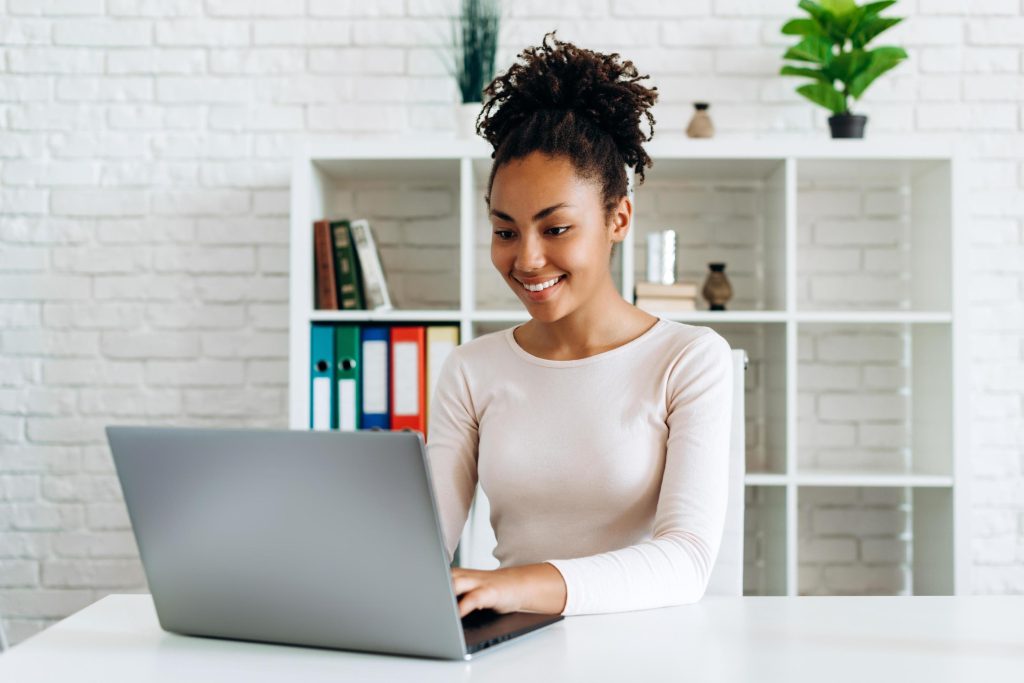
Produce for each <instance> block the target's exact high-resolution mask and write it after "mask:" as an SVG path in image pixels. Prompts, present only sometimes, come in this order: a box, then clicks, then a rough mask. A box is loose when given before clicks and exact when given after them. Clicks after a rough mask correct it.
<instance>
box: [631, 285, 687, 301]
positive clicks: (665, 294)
mask: <svg viewBox="0 0 1024 683" xmlns="http://www.w3.org/2000/svg"><path fill="white" fill-rule="evenodd" d="M634 290H635V292H634V293H635V296H636V298H638V299H639V298H640V297H655V298H659V299H676V298H678V299H696V298H697V283H696V282H687V281H681V282H676V283H673V284H670V285H666V284H662V283H661V282H637V283H636V285H635V286H634Z"/></svg>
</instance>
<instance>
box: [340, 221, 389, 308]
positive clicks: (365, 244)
mask: <svg viewBox="0 0 1024 683" xmlns="http://www.w3.org/2000/svg"><path fill="white" fill-rule="evenodd" d="M349 231H350V232H351V234H352V241H353V242H354V243H355V245H356V256H357V259H358V261H359V271H360V274H361V277H362V284H363V294H364V296H365V303H366V308H367V309H370V310H374V311H389V310H391V309H392V308H393V307H392V305H391V295H390V294H389V292H388V283H387V280H386V278H385V277H384V267H383V266H382V265H381V262H380V252H379V251H378V249H377V242H376V240H374V238H373V231H372V230H371V229H370V222H369V221H367V220H365V219H359V220H354V221H352V222H351V224H350V225H349Z"/></svg>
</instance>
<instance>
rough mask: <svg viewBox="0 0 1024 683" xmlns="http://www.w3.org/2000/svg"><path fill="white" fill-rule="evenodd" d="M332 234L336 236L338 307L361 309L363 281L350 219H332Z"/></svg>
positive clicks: (335, 265) (335, 272)
mask: <svg viewBox="0 0 1024 683" xmlns="http://www.w3.org/2000/svg"><path fill="white" fill-rule="evenodd" d="M331 235H332V237H333V238H334V274H335V278H336V279H337V287H338V301H339V305H338V308H340V309H343V310H358V309H361V308H363V292H362V283H361V282H360V281H359V269H358V263H357V261H356V252H355V248H354V247H353V246H352V239H351V237H350V236H349V221H347V220H340V221H331Z"/></svg>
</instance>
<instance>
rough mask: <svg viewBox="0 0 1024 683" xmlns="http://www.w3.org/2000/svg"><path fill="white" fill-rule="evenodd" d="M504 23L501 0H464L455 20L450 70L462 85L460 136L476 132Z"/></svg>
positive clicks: (457, 114) (457, 128)
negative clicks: (502, 21)
mask: <svg viewBox="0 0 1024 683" xmlns="http://www.w3.org/2000/svg"><path fill="white" fill-rule="evenodd" d="M500 24H501V11H500V7H499V0H462V9H461V13H460V14H459V16H457V17H454V18H453V20H452V36H451V44H452V57H453V59H452V62H453V63H454V64H449V73H451V74H452V76H454V77H455V80H456V82H457V83H458V86H459V94H460V97H461V102H462V103H461V104H460V105H458V106H457V108H456V111H455V132H456V135H458V137H460V138H469V137H473V136H474V135H475V134H476V120H477V118H478V117H479V116H480V111H481V109H482V107H483V93H484V88H485V87H487V84H488V83H490V82H491V81H492V80H493V79H494V58H495V53H496V52H497V48H498V30H499V28H500Z"/></svg>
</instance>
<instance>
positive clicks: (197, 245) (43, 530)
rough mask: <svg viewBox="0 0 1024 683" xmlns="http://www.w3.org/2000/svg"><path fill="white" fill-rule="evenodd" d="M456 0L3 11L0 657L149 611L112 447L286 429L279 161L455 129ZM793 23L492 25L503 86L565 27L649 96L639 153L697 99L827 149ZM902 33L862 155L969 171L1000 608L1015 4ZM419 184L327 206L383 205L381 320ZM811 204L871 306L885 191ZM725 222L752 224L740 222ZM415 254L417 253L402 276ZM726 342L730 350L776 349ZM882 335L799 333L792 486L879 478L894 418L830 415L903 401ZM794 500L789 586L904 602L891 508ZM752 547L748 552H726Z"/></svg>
mask: <svg viewBox="0 0 1024 683" xmlns="http://www.w3.org/2000/svg"><path fill="white" fill-rule="evenodd" d="M451 4H452V3H448V2H442V1H441V0H407V1H406V2H402V0H390V1H387V2H384V1H381V2H350V1H346V0H305V1H303V0H290V1H277V0H275V1H265V2H264V1H260V2H255V1H243V0H205V1H204V0H167V1H163V0H159V1H158V0H106V2H104V1H103V0H0V613H2V614H3V616H4V617H5V618H6V625H7V627H8V629H9V631H11V635H12V636H13V640H15V641H18V640H21V639H23V638H25V637H27V636H28V635H30V634H31V633H34V632H35V631H37V630H39V629H40V628H43V627H44V626H45V625H47V624H48V623H51V622H52V621H53V620H54V619H57V618H60V617H63V616H65V615H67V614H68V613H69V612H71V611H74V610H76V609H78V608H80V607H83V606H84V605H86V604H88V603H89V602H92V601H93V600H95V599H97V598H99V597H101V596H103V595H105V594H107V593H109V592H112V591H120V592H123V591H132V590H144V589H145V584H144V580H143V576H142V574H141V571H140V567H139V564H138V560H137V558H136V550H135V547H134V541H133V540H132V538H131V535H130V531H129V529H128V520H127V517H126V515H125V511H124V506H123V503H122V502H121V501H120V500H119V498H118V495H117V488H116V485H115V484H116V482H115V480H114V479H113V471H112V465H111V462H110V458H109V454H108V453H107V450H106V445H105V443H104V440H103V437H102V427H103V425H104V424H107V423H110V422H113V421H146V422H178V423H180V422H183V421H187V422H190V423H193V424H252V425H269V426H284V425H285V424H286V423H287V421H286V415H285V412H286V399H285V393H286V362H285V359H286V355H285V354H286V350H287V343H286V336H287V333H286V317H287V316H286V311H287V272H286V269H287V263H286V259H287V211H288V177H289V156H290V153H291V150H292V148H293V145H294V143H295V141H296V140H297V139H298V138H299V137H300V136H302V135H306V134H314V135H316V134H324V135H338V134H352V135H354V136H366V135H378V134H391V133H397V132H401V133H409V134H415V135H423V136H433V135H437V136H442V137H445V136H449V135H451V118H452V117H451V111H450V106H449V105H450V103H451V102H454V100H455V97H456V89H455V86H454V84H453V83H452V82H451V81H450V79H449V78H448V77H447V75H446V72H445V69H444V67H443V65H442V64H441V63H440V62H439V61H438V58H437V55H436V53H435V47H436V46H438V45H439V44H441V42H442V40H443V35H444V31H445V30H446V29H447V24H446V21H445V19H444V14H445V11H446V7H449V6H450V5H451ZM795 4H796V3H795V2H790V1H789V0H786V1H783V0H778V1H772V2H755V1H754V0H699V1H691V2H685V3H680V2H652V1H651V0H643V1H641V0H634V1H630V2H627V1H622V0H597V1H593V2H567V3H551V2H533V1H530V2H526V1H521V2H517V3H509V5H510V6H509V11H510V14H511V17H510V19H509V21H508V23H507V26H506V30H505V33H504V36H503V43H502V46H501V50H500V54H499V64H503V65H507V64H508V63H510V61H511V59H512V58H513V57H514V55H515V54H516V53H517V52H518V51H519V50H520V49H522V48H523V47H525V46H526V45H530V44H536V43H537V42H538V41H539V40H540V38H541V37H542V36H543V33H544V32H545V31H548V30H550V29H552V28H555V27H559V29H560V31H559V33H560V35H561V37H562V38H564V39H570V40H576V41H579V42H580V43H581V44H583V45H586V46H587V47H592V48H594V49H599V50H616V51H619V52H621V53H622V54H623V55H624V56H626V57H628V58H631V59H633V60H634V61H635V62H636V63H637V65H638V67H639V68H640V69H641V71H642V72H644V73H650V74H651V75H652V77H653V79H654V81H655V82H656V84H657V85H658V86H659V90H660V93H661V103H660V104H658V105H657V107H656V109H655V112H654V113H655V117H656V118H657V120H658V124H657V127H656V130H657V131H666V130H669V129H675V130H677V131H679V130H681V129H682V128H683V127H685V125H686V122H687V121H688V119H689V116H690V113H691V111H692V108H691V102H692V101H694V100H697V99H708V100H710V101H711V102H712V109H711V114H712V117H713V118H714V121H715V124H716V127H717V130H718V134H719V135H720V136H727V135H731V134H750V133H764V134H771V135H786V134H790V133H792V134H811V135H818V136H822V137H824V136H826V135H827V133H826V129H825V118H826V116H827V114H826V113H825V112H824V111H822V110H819V109H817V108H815V107H813V106H811V105H810V104H809V103H807V102H805V101H803V100H802V99H800V98H799V97H798V96H797V95H796V94H795V93H794V92H793V88H794V86H795V85H796V81H795V80H791V79H782V78H778V77H776V76H775V75H774V74H775V72H776V70H777V67H778V64H779V61H780V59H779V57H780V55H781V53H782V51H783V49H784V47H783V46H784V45H786V44H788V43H789V42H791V40H790V39H789V38H788V37H784V36H781V35H780V34H779V32H778V27H779V26H780V25H781V22H782V21H783V20H784V19H785V18H786V17H790V16H796V14H797V12H798V10H797V9H796V8H795ZM894 9H895V10H897V11H891V13H893V14H896V15H909V16H910V17H911V19H910V20H909V21H907V22H905V24H904V25H902V26H899V27H897V28H896V29H894V30H893V31H892V32H891V33H890V34H887V41H886V42H891V43H893V44H901V45H905V46H906V47H907V49H908V51H909V53H910V56H911V59H910V60H909V61H908V62H907V63H906V64H904V65H902V66H901V67H900V68H899V69H898V70H897V71H896V72H894V73H891V74H888V75H887V76H886V77H885V78H883V79H882V80H881V81H879V82H878V84H877V85H875V86H873V88H872V89H871V90H869V92H868V94H867V96H866V97H865V98H864V101H863V106H862V108H863V110H864V111H865V112H867V113H868V114H869V115H870V116H871V121H870V124H869V130H868V134H869V136H871V135H885V134H910V135H915V136H922V137H924V136H933V137H935V138H946V137H948V136H951V135H952V136H956V137H957V138H958V139H962V140H965V141H967V142H969V143H970V145H969V147H970V149H972V150H974V156H973V158H972V159H971V164H970V169H969V172H968V173H967V174H966V175H967V180H968V183H969V188H968V189H969V196H968V211H969V221H968V226H967V229H968V232H969V241H970V245H971V247H970V254H968V255H967V257H968V258H967V260H968V264H969V269H970V279H971V290H972V301H971V307H972V310H971V313H972V315H971V318H970V335H971V345H972V355H973V357H972V359H971V368H970V370H971V377H972V385H971V387H970V392H971V400H970V402H969V405H970V406H971V408H972V411H973V412H972V417H971V422H972V432H973V435H974V436H973V443H972V445H971V461H972V468H973V469H974V471H975V481H974V484H973V493H974V496H975V504H974V509H973V510H972V521H973V527H974V538H973V539H972V545H971V547H972V554H973V565H974V576H975V579H974V585H973V587H972V588H973V590H974V591H976V592H982V593H992V592H1022V591H1024V471H1022V470H1024V463H1022V460H1024V451H1022V449H1021V443H1022V442H1024V438H1022V437H1024V372H1022V370H1021V368H1022V367H1024V343H1022V332H1024V277H1022V276H1024V223H1022V219H1024V161H1022V159H1024V73H1022V72H1024V43H1022V42H1021V36H1022V35H1024V3H1021V2H1019V0H987V1H984V2H982V1H975V2H971V3H963V2H952V1H950V0H916V2H915V1H914V0H905V1H904V2H901V3H900V4H899V5H898V6H897V7H896V8H894ZM446 188H447V189H446ZM699 189H700V194H699V196H695V197H694V199H695V200H700V199H701V198H703V200H706V201H710V202H712V206H713V205H714V204H713V203H714V201H716V199H715V196H716V193H721V192H723V191H724V190H723V189H722V188H716V187H713V186H712V187H703V188H699ZM653 190H654V188H653V187H652V191H653ZM418 192H419V193H418V194H417V199H416V201H415V202H411V201H410V202H409V203H400V204H395V203H394V202H393V201H392V199H393V198H389V197H381V196H378V195H374V193H373V192H372V191H365V192H362V191H361V192H357V193H354V196H349V197H341V198H339V200H338V201H339V202H341V203H342V204H345V203H348V205H349V206H353V207H354V208H355V209H358V210H365V211H376V212H380V211H385V210H389V209H390V208H392V207H394V208H398V209H399V211H398V212H397V214H396V215H393V216H390V217H384V216H381V217H380V220H378V221H377V222H376V223H375V224H376V225H379V226H380V229H381V231H382V234H383V235H384V237H385V238H386V239H382V245H383V250H384V255H385V259H386V261H387V262H388V265H389V266H390V267H391V268H394V269H397V271H400V272H403V273H407V274H408V276H407V277H403V278H402V280H403V281H404V284H403V288H401V289H399V290H397V291H396V296H397V297H401V298H402V300H403V303H405V304H406V305H410V306H443V305H446V304H447V303H448V302H450V301H453V300H454V297H455V296H456V290H455V289H454V285H453V284H452V283H451V282H450V281H448V280H447V279H446V278H445V276H444V272H443V268H437V269H435V268H434V266H433V265H428V264H445V263H452V262H453V259H454V251H453V248H454V244H455V238H456V235H455V232H454V230H452V227H451V219H452V216H453V215H454V212H455V211H456V210H457V202H456V199H457V198H456V197H455V195H454V194H452V192H451V185H447V186H446V185H445V184H444V183H441V185H440V186H438V185H434V186H432V187H426V188H419V190H418ZM652 196H653V195H652ZM672 200H673V198H671V197H667V198H665V199H664V202H665V204H664V207H667V208H668V209H669V210H671V202H672ZM812 201H813V202H816V203H817V204H818V206H820V207H822V209H823V210H825V211H827V209H828V207H830V206H840V207H843V208H844V211H843V214H844V215H847V216H848V215H849V214H850V213H851V212H861V213H862V214H863V215H862V219H859V222H858V225H857V226H856V228H857V229H856V230H854V231H851V230H850V229H849V228H850V226H849V225H847V224H844V225H838V226H837V225H834V224H830V223H829V219H828V218H827V217H821V218H820V220H817V221H815V222H814V224H813V225H808V226H807V228H806V229H807V232H804V228H803V227H802V232H801V237H802V238H804V237H806V240H805V241H804V242H802V243H801V247H800V248H801V249H802V250H804V253H806V254H809V255H813V257H814V260H815V262H817V263H820V264H822V265H823V266H826V267H827V268H828V269H829V271H830V273H832V274H831V275H825V274H821V276H820V277H819V275H818V274H814V273H812V274H809V275H808V277H807V278H806V279H805V280H802V281H801V283H800V292H799V295H800V297H801V299H802V302H803V303H805V304H807V303H810V304H814V303H821V304H823V305H827V300H828V297H829V296H830V295H831V294H832V293H833V292H834V291H835V289H836V288H837V287H838V288H843V289H844V290H849V287H848V285H849V284H850V283H853V284H855V285H856V286H857V288H858V289H860V290H861V291H865V292H868V291H869V289H871V288H873V287H874V286H875V285H874V283H878V282H883V283H885V282H887V281H888V277H889V274H891V273H893V272H894V271H895V269H897V268H899V266H900V265H901V262H900V256H899V253H898V251H896V250H893V249H889V248H888V245H885V244H878V243H876V242H875V241H873V239H872V237H871V236H872V235H873V234H875V232H876V229H882V230H888V229H889V228H890V227H891V221H893V220H895V221H899V220H901V218H900V216H901V211H902V205H901V204H900V201H901V197H900V196H899V195H898V194H894V193H893V192H891V191H885V190H882V191H877V190H873V189H871V188H814V189H808V190H807V191H805V192H802V194H801V203H802V204H801V206H802V207H803V206H807V205H808V202H812ZM657 206H658V203H657V202H655V203H654V204H653V205H652V206H650V207H645V208H651V209H653V208H655V207H657ZM664 207H663V208H664ZM847 209H849V210H847ZM754 213H756V212H754ZM733 229H734V230H737V231H741V232H740V233H739V234H743V233H742V231H743V230H748V229H751V228H750V227H749V224H744V223H743V221H742V220H741V221H738V222H737V224H736V225H735V226H734V228H733ZM858 236H859V237H858ZM708 244H709V243H708V242H697V243H694V244H692V245H690V246H691V247H692V248H693V249H697V250H699V249H702V248H707V246H708ZM408 245H416V246H417V247H418V249H417V252H418V253H420V254H422V255H424V256H426V258H423V259H422V260H420V261H417V260H413V259H410V258H409V256H408V254H407V253H405V252H403V250H402V247H403V246H408ZM702 245H704V246H702ZM478 251H479V254H480V264H481V268H480V274H479V282H480V290H481V291H480V299H481V302H489V303H490V304H493V305H496V306H500V305H503V302H506V301H507V300H508V293H507V292H506V291H504V290H503V288H502V287H501V283H500V281H497V279H496V278H495V277H494V276H493V274H492V273H491V272H490V270H489V262H488V258H487V253H486V248H485V247H483V246H481V247H480V248H479V249H478ZM733 266H735V271H734V272H735V275H736V278H735V279H736V280H737V284H742V283H743V282H745V281H747V279H748V277H749V274H748V273H747V272H746V271H745V269H744V264H743V263H742V261H741V260H739V259H737V260H735V262H734V263H733V264H731V265H730V270H732V269H733ZM837 271H839V272H843V273H844V275H842V276H841V277H840V278H838V279H837V278H836V276H835V273H836V272H837ZM747 291H750V290H749V289H748V290H747ZM894 291H896V290H893V289H892V288H883V289H882V290H881V291H877V292H874V293H872V294H870V296H871V297H872V298H873V299H874V298H877V297H884V296H891V295H893V292H894ZM882 332H883V333H887V332H888V331H886V330H882ZM731 333H733V334H734V335H735V336H737V338H740V339H745V340H749V341H748V343H749V344H751V346H752V348H761V347H762V346H763V345H765V344H768V343H770V342H771V340H770V339H763V338H759V337H758V336H757V335H758V332H757V331H756V330H751V329H744V328H742V327H737V328H736V329H734V330H731ZM887 339H888V338H887V337H886V334H881V335H880V338H879V339H876V340H874V341H871V342H870V345H869V346H870V348H871V349H874V350H875V351H877V353H874V354H872V355H871V357H870V358H865V359H864V361H863V363H862V364H861V365H857V366H853V367H851V366H849V365H844V364H842V363H836V362H835V359H836V358H837V357H838V358H843V357H844V354H845V351H844V349H847V348H848V347H849V345H850V343H851V340H850V339H849V338H848V337H847V336H845V335H844V334H842V333H841V332H837V331H836V330H834V329H825V328H823V329H822V332H821V334H820V335H814V336H812V337H808V338H806V339H805V340H801V347H800V348H801V367H800V373H801V379H802V380H806V381H807V384H805V385H802V387H803V386H806V387H807V392H805V393H801V396H800V401H801V407H802V408H808V409H810V410H818V411H820V412H819V413H818V417H819V420H818V422H817V423H816V426H815V427H814V428H813V430H812V432H808V431H807V429H806V428H807V426H808V425H801V433H800V436H801V439H802V440H803V442H806V443H807V444H808V448H807V449H806V450H803V451H801V454H800V457H801V461H802V462H814V461H819V462H820V461H824V460H829V461H830V462H831V461H834V460H835V459H840V460H841V459H842V458H843V457H845V454H849V453H851V452H860V453H863V452H864V451H865V450H867V451H871V452H874V453H878V454H879V457H881V458H891V457H899V451H900V448H901V446H902V438H903V434H902V432H901V431H900V427H899V425H898V424H895V425H894V424H889V423H887V422H884V421H880V420H878V419H877V416H874V415H871V414H866V413H863V412H861V411H856V410H855V412H856V413H857V414H856V416H853V417H851V415H852V414H851V413H850V410H852V409H857V407H858V405H860V403H859V402H858V399H857V396H858V395H860V394H862V393H865V392H870V393H872V395H874V394H883V395H884V394H886V393H892V395H893V399H894V401H895V402H896V403H897V404H898V402H899V395H898V394H897V392H894V391H893V389H892V387H893V385H894V383H897V384H898V383H899V382H900V379H901V375H900V373H901V372H902V370H901V365H900V362H901V361H900V357H899V354H898V350H897V351H894V349H893V348H892V346H891V345H890V344H889V342H888V341H887ZM805 341H806V343H804V342H805ZM860 341H861V340H858V344H859V342H860ZM805 353H806V355H804V354H805ZM836 354H839V355H838V356H837V355H836ZM758 377H761V375H760V374H758ZM758 381H761V380H760V379H759V380H758ZM850 394H852V396H853V398H850ZM807 414H811V413H810V412H808V413H807ZM764 416H765V412H764V411H761V412H760V413H758V412H757V411H755V412H754V413H752V417H751V419H750V420H749V421H748V434H749V438H751V439H752V444H754V449H755V452H758V451H757V449H758V448H762V449H763V443H764V441H763V440H764V439H765V438H768V437H766V436H765V434H764V433H763V432H764V429H765V423H764V419H763V418H764ZM833 417H835V418H836V419H835V420H834V421H832V418H833ZM844 417H846V418H848V419H842V418H844ZM750 493H751V496H752V497H751V500H752V501H753V499H754V498H755V497H756V496H754V495H753V494H754V493H755V492H754V491H751V492H750ZM757 493H763V492H760V491H758V492H757ZM814 493H815V490H814V489H805V490H803V492H802V496H801V500H800V511H801V521H800V528H801V529H802V530H803V531H806V532H807V535H806V536H803V537H802V538H801V539H800V544H801V545H800V556H801V567H800V577H799V584H800V590H801V592H811V593H815V592H871V591H890V592H891V591H894V590H899V589H900V587H901V586H905V584H906V568H905V560H906V558H905V557H903V555H902V554H901V553H902V550H901V549H902V548H903V547H904V544H902V543H901V542H900V539H899V529H900V528H902V526H901V525H902V523H903V522H902V514H903V512H902V509H901V507H900V505H901V501H899V500H887V499H884V498H882V499H876V498H874V497H873V496H878V495H882V496H884V495H886V492H885V491H882V492H879V491H878V490H873V489H862V490H858V489H850V490H844V491H842V492H837V491H835V490H828V491H824V492H823V494H822V496H821V500H820V501H817V502H816V499H815V498H814ZM762 503H763V504H764V505H765V507H766V508H772V507H773V506H774V509H777V505H778V501H761V502H758V503H757V505H761V504H762ZM758 533H759V532H758ZM757 545H758V538H757V533H753V532H752V536H751V537H750V538H748V548H752V549H754V551H756V550H757ZM757 581H758V578H757V577H756V576H754V577H752V578H751V579H750V584H749V586H750V588H751V589H756V588H757Z"/></svg>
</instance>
